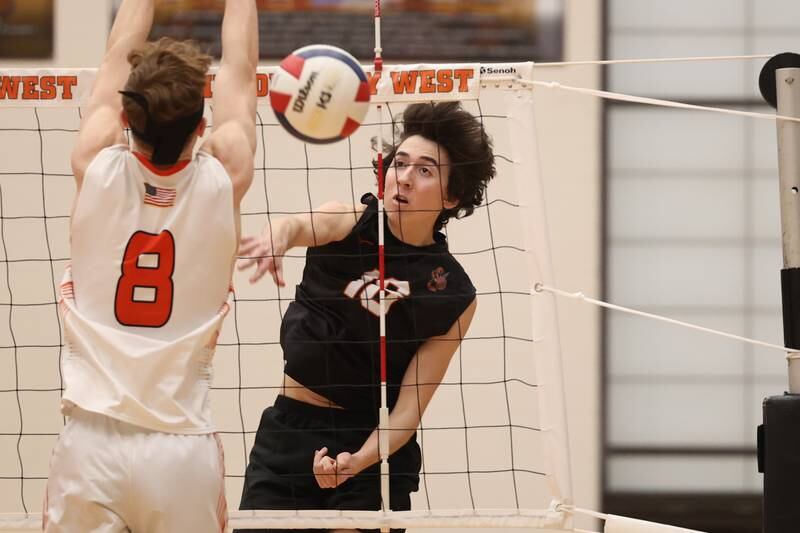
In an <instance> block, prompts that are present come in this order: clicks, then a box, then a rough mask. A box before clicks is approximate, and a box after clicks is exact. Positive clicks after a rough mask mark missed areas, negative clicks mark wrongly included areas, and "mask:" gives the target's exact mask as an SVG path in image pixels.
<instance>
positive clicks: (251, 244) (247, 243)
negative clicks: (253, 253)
mask: <svg viewBox="0 0 800 533" xmlns="http://www.w3.org/2000/svg"><path fill="white" fill-rule="evenodd" d="M257 244H258V239H255V238H254V237H242V238H241V240H240V241H239V254H240V255H247V253H246V252H248V251H249V250H252V249H253V248H255V247H256V245H257Z"/></svg>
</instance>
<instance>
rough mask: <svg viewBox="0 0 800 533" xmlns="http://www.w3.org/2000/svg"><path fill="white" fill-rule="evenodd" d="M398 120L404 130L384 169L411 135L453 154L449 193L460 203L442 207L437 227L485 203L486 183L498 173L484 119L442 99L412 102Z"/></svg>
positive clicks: (466, 214)
mask: <svg viewBox="0 0 800 533" xmlns="http://www.w3.org/2000/svg"><path fill="white" fill-rule="evenodd" d="M396 121H397V122H399V123H401V124H402V131H401V133H400V135H399V138H398V139H397V141H396V142H395V143H394V146H393V147H392V148H391V150H390V151H389V153H388V154H387V155H386V157H385V159H384V170H388V169H389V167H390V166H391V164H392V161H393V160H394V156H395V153H396V152H397V148H398V147H399V146H400V145H401V144H402V143H403V141H405V140H406V139H408V138H409V137H413V136H414V135H419V136H421V137H424V138H425V139H428V140H429V141H433V142H435V143H437V144H438V145H439V146H440V147H442V148H443V149H444V150H445V151H446V152H447V155H448V156H449V157H450V172H449V179H448V183H447V195H448V197H449V198H450V199H452V200H455V201H457V202H458V205H457V206H456V207H454V208H452V209H442V212H441V213H440V214H439V218H438V219H437V221H436V224H435V227H434V229H435V230H436V231H438V230H440V229H442V227H444V226H445V225H446V224H447V222H448V221H449V220H450V219H451V218H453V217H455V218H464V217H468V216H469V215H471V214H472V213H473V212H474V211H475V207H477V206H479V205H480V204H481V203H482V202H483V195H484V192H485V191H486V186H487V184H488V183H489V180H490V179H492V178H493V177H494V175H495V165H494V152H493V151H492V141H491V139H490V138H489V136H488V135H487V134H486V131H485V130H484V128H483V124H482V123H481V122H480V120H478V119H477V118H476V117H475V116H473V115H472V114H471V113H469V112H468V111H465V110H464V109H463V108H462V107H461V104H460V103H459V102H440V103H425V104H412V105H410V106H408V107H407V108H406V109H405V110H404V111H403V114H402V116H401V117H398V118H397V119H396Z"/></svg>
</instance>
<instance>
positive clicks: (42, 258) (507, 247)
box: [0, 91, 552, 514]
mask: <svg viewBox="0 0 800 533" xmlns="http://www.w3.org/2000/svg"><path fill="white" fill-rule="evenodd" d="M515 97H516V96H515V95H514V93H513V92H489V91H484V93H483V94H482V95H481V97H480V98H475V99H469V100H464V101H463V102H462V103H463V105H464V107H465V108H466V109H467V110H468V111H470V112H471V113H473V114H474V115H475V116H476V117H478V118H479V119H480V120H481V122H482V124H483V125H484V127H485V128H486V130H487V131H488V133H489V134H490V136H491V137H492V139H493V141H494V146H495V154H496V165H497V177H496V179H495V180H493V181H492V182H491V184H490V186H489V189H488V192H487V195H486V198H485V201H484V204H483V205H481V206H480V207H478V208H477V209H476V210H475V212H474V214H473V215H472V216H470V217H468V218H465V219H462V220H454V221H452V222H451V223H450V224H449V225H448V226H447V227H446V233H447V236H448V241H449V247H450V251H451V253H452V254H453V256H454V257H455V258H456V259H457V260H458V261H459V262H460V263H461V265H462V266H463V267H464V269H465V270H466V272H467V273H468V274H469V275H470V277H471V279H472V282H473V284H474V285H475V287H476V289H477V300H478V308H477V313H476V316H475V318H474V320H473V323H472V326H471V328H470V329H469V332H468V333H467V335H466V337H465V338H464V339H463V341H462V343H461V346H460V347H459V349H458V350H457V351H456V353H455V355H454V356H453V359H452V361H451V364H450V366H449V369H448V371H447V374H446V376H445V378H444V380H443V382H442V383H441V385H440V386H439V388H438V391H437V392H436V394H435V396H434V399H433V401H432V402H431V404H430V406H429V408H428V410H427V412H426V413H425V415H424V417H423V420H422V423H421V424H420V427H419V430H418V441H419V444H420V445H421V448H422V452H423V464H422V471H421V474H420V478H421V481H420V489H419V491H418V492H416V493H414V494H412V508H413V509H415V510H434V511H437V510H445V509H456V510H479V509H507V510H509V511H514V510H524V509H543V508H546V507H547V506H548V504H549V503H550V501H551V499H552V490H551V488H552V486H551V485H550V486H549V484H548V474H549V473H550V472H549V471H548V468H549V467H548V465H547V462H546V451H545V449H544V446H545V445H544V439H543V437H542V433H543V432H542V424H541V419H540V415H539V413H540V410H539V405H540V400H541V398H540V386H539V385H538V379H537V374H536V364H535V357H536V355H537V350H536V349H535V343H534V342H533V334H532V332H531V324H532V316H531V305H530V298H531V296H530V287H531V284H532V283H531V278H530V274H529V272H528V270H527V268H526V256H525V254H526V245H525V237H524V233H525V232H524V231H521V230H520V228H521V227H522V221H523V219H522V217H521V214H520V201H519V199H518V187H517V184H516V183H515V179H514V176H515V171H514V168H513V167H514V161H515V158H514V154H513V153H512V151H513V150H512V136H513V135H514V132H512V131H510V128H509V123H508V122H509V121H508V120H507V118H508V117H507V112H508V100H509V99H510V98H515ZM417 100H418V101H424V98H419V99H417ZM405 105H406V104H405V103H390V104H387V105H385V106H384V111H383V113H382V116H378V115H377V113H376V111H375V109H374V108H373V109H372V110H371V111H370V114H369V115H368V117H367V119H366V121H365V123H364V124H363V125H362V127H361V128H360V129H359V130H357V131H356V133H355V134H354V135H352V136H351V137H350V138H348V139H347V140H345V141H342V142H340V143H336V144H332V145H323V146H315V145H307V144H303V143H301V142H299V141H296V140H294V139H293V138H291V137H290V136H289V135H288V134H287V133H286V132H285V131H284V130H283V129H282V128H281V127H280V126H279V125H278V123H277V122H276V120H275V118H274V115H273V113H272V112H271V110H270V109H269V108H268V107H267V106H266V100H264V99H262V100H261V101H260V103H259V107H258V116H257V129H258V143H257V144H258V147H257V153H256V157H255V164H256V174H255V180H254V182H253V184H252V187H251V189H250V190H249V192H248V193H247V195H246V197H245V198H244V200H243V202H242V206H241V213H242V233H243V234H245V235H246V234H255V233H257V232H259V231H261V229H262V228H263V226H264V225H265V224H268V223H270V222H271V221H272V220H274V219H275V218H276V217H280V216H284V215H287V214H295V213H307V212H310V211H312V210H313V209H314V207H315V206H319V205H320V204H322V203H323V202H325V201H328V200H332V199H335V200H339V201H342V202H345V203H350V204H358V203H359V198H360V197H361V195H362V194H363V193H365V192H375V189H376V183H375V176H374V173H373V167H372V160H373V157H374V154H375V151H374V150H375V146H374V144H375V143H374V139H375V137H376V136H377V135H378V128H382V130H381V131H382V135H383V138H384V140H386V141H390V140H391V139H392V138H393V131H394V125H393V124H392V122H391V118H390V117H393V116H397V115H398V114H399V113H400V112H401V111H402V109H403V108H404V106H405ZM208 118H209V119H210V116H209V117H208ZM79 122H80V111H79V110H78V109H76V108H72V107H59V106H47V107H26V108H16V107H12V106H0V276H2V278H3V279H4V280H5V283H4V287H3V288H2V289H0V450H2V453H0V513H25V514H31V513H36V512H39V511H40V510H41V506H42V501H43V495H44V489H45V484H46V479H47V475H48V464H49V459H50V455H51V450H52V448H53V446H54V444H55V443H56V440H57V437H58V434H59V432H60V430H61V428H62V427H63V424H64V422H65V420H64V418H63V417H62V416H61V414H60V411H59V404H60V395H61V393H62V390H63V388H62V387H63V382H62V379H61V375H60V369H59V361H60V357H61V354H62V347H63V338H62V333H61V328H60V326H61V325H60V321H59V315H58V312H57V303H56V301H57V297H56V292H57V291H56V288H57V286H58V282H59V280H60V278H61V276H62V273H63V271H64V267H65V265H66V264H67V263H68V261H69V255H70V248H69V215H70V210H71V207H72V201H73V198H74V192H75V187H74V182H73V178H72V175H71V171H70V168H69V154H70V151H71V147H72V145H73V143H74V140H75V136H76V134H77V130H78V126H79ZM212 126H213V125H212ZM530 148H531V150H535V147H530ZM517 172H518V171H517ZM530 175H532V176H535V175H536V169H531V174H530ZM99 208H102V206H101V207H99ZM304 262H305V250H303V249H297V248H296V249H292V250H291V251H290V252H289V254H288V255H287V256H286V257H285V259H284V271H285V277H286V282H287V286H286V287H285V288H279V287H276V286H275V285H274V284H273V283H272V281H271V280H269V279H268V277H267V278H264V279H263V280H262V281H260V282H259V283H257V284H253V285H251V284H249V283H248V281H247V276H248V275H249V273H239V272H237V273H236V274H235V277H234V287H235V289H236V293H235V298H234V305H233V308H232V310H231V312H230V314H229V315H228V318H227V319H226V321H225V325H224V327H223V330H222V333H221V335H220V337H219V344H218V349H217V353H216V356H215V362H214V382H213V388H212V392H211V403H212V406H213V415H214V421H215V423H216V426H217V428H218V429H219V433H220V435H221V438H222V442H223V445H224V448H225V452H226V453H225V459H226V464H225V469H226V491H227V496H228V502H229V509H237V508H238V502H239V497H240V495H241V489H242V483H243V478H244V471H245V468H246V465H247V461H248V454H249V452H250V449H251V447H252V445H253V441H254V438H255V432H256V429H257V427H258V424H259V419H260V416H261V413H262V410H263V409H264V408H265V407H267V406H269V405H271V404H272V403H273V401H274V399H275V397H276V395H277V394H278V390H279V387H280V386H281V382H282V375H283V358H282V353H281V348H280V344H279V329H280V323H281V319H282V317H283V315H284V314H285V312H286V309H287V306H288V305H289V304H290V303H291V302H292V300H293V298H294V286H295V285H296V284H297V283H298V282H299V281H300V279H301V275H302V268H303V265H304ZM376 336H377V332H376ZM389 342H391V339H389ZM309 459H310V458H309Z"/></svg>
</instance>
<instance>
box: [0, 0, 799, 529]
mask: <svg viewBox="0 0 800 533" xmlns="http://www.w3.org/2000/svg"><path fill="white" fill-rule="evenodd" d="M259 5H260V7H261V8H262V21H261V23H262V34H263V36H264V38H263V39H262V55H263V56H264V63H265V64H268V63H274V62H276V60H279V59H280V58H281V57H282V56H283V55H285V53H286V52H288V51H290V50H292V49H294V48H297V47H299V46H302V45H305V44H310V43H314V42H325V43H329V44H337V45H339V46H343V47H345V48H347V49H348V50H350V51H351V52H353V53H354V54H355V55H356V56H357V57H359V59H361V60H363V61H364V62H365V63H368V62H369V60H370V58H371V49H372V46H373V44H372V23H371V21H370V16H371V11H372V7H373V2H371V1H368V0H359V1H355V0H350V1H338V2H337V1H332V0H327V1H322V0H307V1H299V0H295V1H290V0H260V1H259ZM160 6H161V8H162V9H161V11H160V13H159V17H158V24H157V27H156V29H155V31H154V34H159V32H162V33H165V34H171V35H176V34H177V35H176V36H179V37H194V38H196V39H198V40H201V41H204V42H206V43H207V44H208V46H209V47H210V48H211V49H212V50H213V49H214V46H215V44H214V42H215V38H216V34H215V32H216V28H218V22H217V19H216V18H215V17H218V16H219V9H220V6H221V3H220V2H219V1H216V0H204V1H201V0H164V1H162V2H161V3H160ZM187 8H193V9H196V11H194V12H190V13H189V14H187V12H186V11H185V10H186V9H187ZM113 10H114V5H113V2H112V0H80V1H75V0H16V1H14V0H0V68H8V67H21V66H25V67H94V66H97V65H98V64H99V62H100V60H101V58H102V55H103V50H104V45H105V39H106V36H107V32H108V29H109V27H110V22H111V19H112V16H113ZM353 17H356V19H354V18H353ZM384 17H385V24H384V55H385V57H386V59H387V61H388V62H413V61H423V60H426V61H436V62H443V63H452V62H460V61H472V60H479V61H482V62H489V61H519V60H531V59H535V60H537V61H545V62H552V61H579V60H591V59H632V58H663V57H694V56H716V55H748V54H774V53H778V52H783V51H794V52H797V51H798V49H797V47H798V44H797V43H798V42H800V41H799V40H798V37H800V29H798V25H797V21H799V20H800V3H798V2H796V0H758V1H756V0H700V1H698V0H692V1H689V0H672V1H670V2H664V1H660V0H605V1H600V0H480V1H479V0H471V1H457V0H439V1H434V0H430V1H423V0H404V1H401V0H394V1H386V2H384ZM353 20H359V22H357V23H351V22H352V21H353ZM326 21H327V22H328V23H326ZM209 28H214V29H215V30H214V31H209ZM181 32H183V33H181ZM764 61H765V60H752V59H750V60H747V59H741V60H734V61H709V62H692V63H688V62H684V63H661V64H634V65H618V66H611V67H601V66H594V65H580V66H579V65H575V66H541V67H537V68H536V69H535V72H536V78H537V79H539V80H545V81H558V82H560V83H562V84H564V85H571V86H576V87H589V88H603V89H607V90H611V91H617V92H622V93H629V94H635V95H640V96H650V97H655V98H665V99H670V100H678V101H682V102H687V103H693V104H701V105H711V106H717V107H726V108H736V109H745V110H752V111H763V112H770V110H769V109H768V108H766V106H765V105H764V104H763V102H762V100H761V97H760V96H759V94H758V88H757V77H758V72H759V70H760V68H761V65H762V64H763V62H764ZM534 95H535V102H536V107H537V124H536V127H537V132H538V135H539V147H538V148H539V152H540V159H541V165H542V176H543V180H544V187H545V192H546V199H547V210H548V217H549V224H550V232H551V244H552V250H553V261H554V265H555V277H556V283H557V286H558V287H559V288H561V289H564V290H568V291H577V290H581V291H583V292H584V293H586V294H587V295H590V296H595V297H602V298H606V299H608V300H610V301H612V302H614V303H618V304H621V305H628V306H633V307H636V308H638V309H641V310H644V311H649V312H653V313H657V314H664V315H668V316H670V317H672V318H677V319H680V320H685V321H689V322H693V323H697V324H701V325H704V326H708V327H712V328H716V329H722V330H725V331H729V332H732V333H737V334H740V335H744V336H750V337H755V338H757V339H759V340H764V341H768V342H772V343H777V344H782V333H781V314H780V287H779V270H780V268H781V256H780V227H779V211H778V192H777V191H778V189H777V163H776V162H777V149H776V141H775V139H776V135H775V124H774V123H773V122H771V121H761V120H755V119H750V118H742V117H733V116H724V115H717V114H711V113H703V112H696V111H695V112H689V111H678V110H672V109H664V108H657V107H645V106H641V105H634V104H626V103H619V102H612V101H606V100H600V99H598V98H595V97H590V96H584V95H578V94H575V93H569V92H565V91H561V90H558V89H547V88H537V89H535V91H534ZM559 318H560V324H561V328H562V339H563V355H564V361H565V373H566V376H565V378H566V385H567V396H568V411H569V412H568V416H569V424H570V427H569V429H570V438H571V454H572V458H573V475H574V487H575V500H576V503H577V504H578V505H579V506H580V507H584V508H593V509H598V510H603V511H605V512H609V513H614V514H621V515H628V516H634V517H640V518H644V519H649V520H655V521H661V522H666V523H671V524H675V525H680V526H684V527H690V528H696V529H701V530H705V531H709V532H713V533H716V532H719V533H756V532H757V531H760V525H759V524H760V498H761V496H760V492H761V476H760V475H759V474H758V473H757V469H756V460H755V431H756V426H757V425H758V424H759V423H760V419H761V412H760V409H761V401H762V399H763V397H765V396H769V395H775V394H780V393H782V392H783V391H784V389H785V388H786V377H785V375H786V370H785V361H784V358H783V356H782V355H781V353H779V352H778V353H775V352H768V351H765V350H762V349H758V348H753V347H750V346H749V345H745V344H741V343H737V342H734V341H729V340H720V339H718V338H716V337H710V336H708V335H705V334H701V333H695V332H691V331H688V330H684V329H680V328H678V327H676V326H668V325H663V324H660V323H657V322H652V321H648V320H645V319H642V318H633V317H629V316H627V315H619V314H611V313H601V312H599V311H598V310H596V309H595V308H592V307H590V306H588V305H587V304H583V303H579V302H574V301H565V300H561V301H559ZM2 453H4V454H5V453H6V451H2ZM9 453H12V452H9Z"/></svg>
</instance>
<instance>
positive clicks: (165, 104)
mask: <svg viewBox="0 0 800 533" xmlns="http://www.w3.org/2000/svg"><path fill="white" fill-rule="evenodd" d="M128 62H129V63H130V64H131V74H130V76H128V82H127V83H126V84H125V90H126V91H131V92H135V93H139V94H140V95H142V96H143V97H144V98H145V99H146V100H147V107H148V110H149V115H150V119H151V120H153V122H156V123H166V122H171V121H173V120H175V119H178V118H181V117H185V116H188V115H191V114H192V113H194V112H196V111H197V110H198V109H199V108H200V106H201V105H202V102H203V93H204V91H205V86H206V72H208V67H209V66H210V65H211V56H209V55H208V54H205V53H203V52H202V51H200V49H199V48H198V47H197V45H196V44H195V43H194V42H192V41H176V40H174V39H170V38H168V37H164V38H161V39H159V40H158V41H155V42H148V43H145V44H144V45H143V46H141V47H140V48H137V49H136V50H133V51H132V52H131V53H130V54H128ZM122 108H123V109H124V110H125V113H126V114H127V116H128V121H129V122H130V123H131V126H132V127H133V128H135V129H137V130H140V131H142V130H144V129H145V122H146V115H145V111H144V109H142V107H141V106H140V105H138V104H137V103H136V102H135V101H133V100H132V99H130V98H123V99H122Z"/></svg>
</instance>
